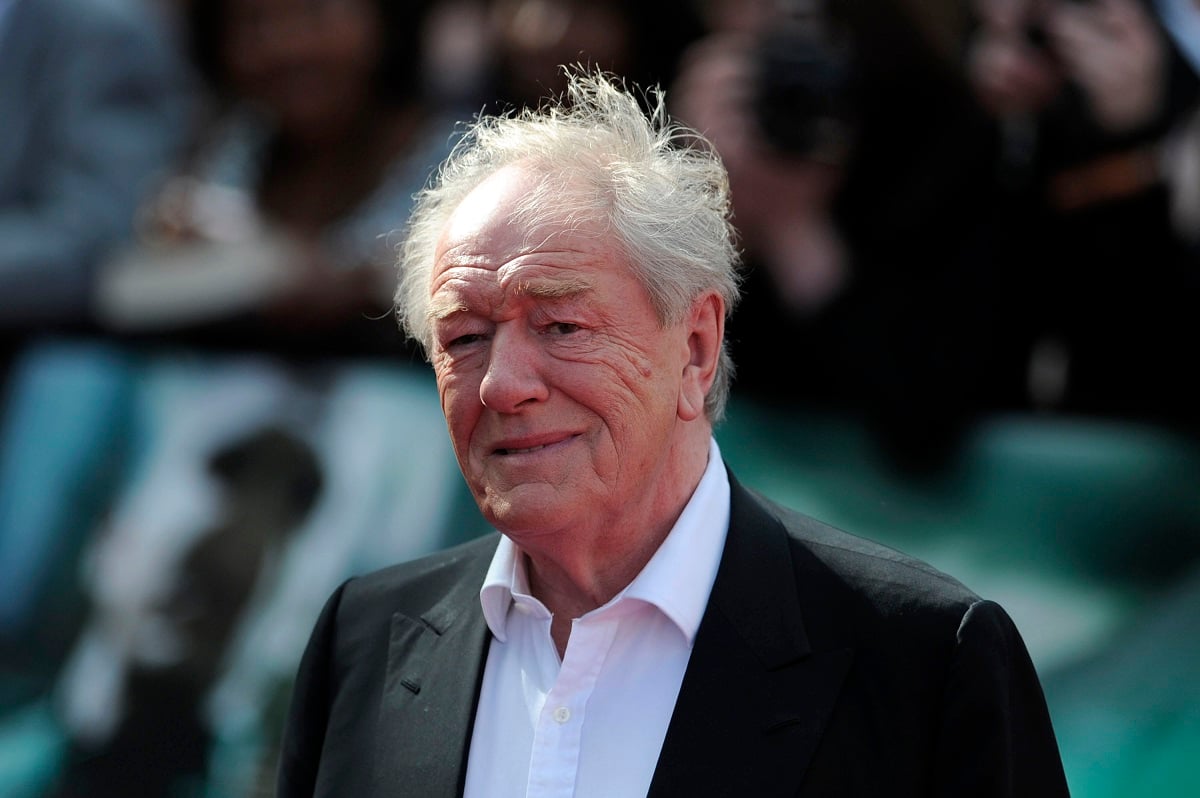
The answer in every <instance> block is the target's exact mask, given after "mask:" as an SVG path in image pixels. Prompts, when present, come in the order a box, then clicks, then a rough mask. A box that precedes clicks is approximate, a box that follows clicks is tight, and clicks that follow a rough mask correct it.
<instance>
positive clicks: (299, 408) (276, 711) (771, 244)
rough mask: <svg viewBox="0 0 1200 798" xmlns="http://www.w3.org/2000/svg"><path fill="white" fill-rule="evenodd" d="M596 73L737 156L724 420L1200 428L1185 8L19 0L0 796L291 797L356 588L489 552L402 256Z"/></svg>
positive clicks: (745, 0)
mask: <svg viewBox="0 0 1200 798" xmlns="http://www.w3.org/2000/svg"><path fill="white" fill-rule="evenodd" d="M574 63H583V64H589V65H594V66H599V67H601V68H604V69H606V70H608V71H611V72H614V73H616V74H618V75H621V76H623V77H625V78H626V79H627V80H628V81H629V82H630V83H632V84H636V85H638V86H641V87H644V88H646V89H649V88H650V87H652V86H655V85H657V86H661V87H663V88H664V89H665V90H666V93H667V100H668V106H669V107H670V108H671V109H672V113H673V114H674V116H675V117H676V118H677V119H678V120H679V121H681V122H684V123H686V124H688V125H690V126H692V127H695V128H697V129H698V130H699V131H700V132H701V133H702V134H703V135H704V136H705V137H706V139H707V140H708V142H710V143H711V145H712V146H714V147H716V149H717V150H718V151H719V152H720V153H721V155H722V156H723V158H724V159H725V161H726V164H727V166H728V168H729V173H730V180H731V186H732V196H733V200H734V206H735V219H734V221H735V224H736V227H737V229H738V231H739V234H740V236H741V239H740V242H739V243H740V245H741V247H742V251H743V255H744V260H745V267H746V268H745V298H744V300H743V303H742V305H741V306H740V307H739V310H738V312H737V314H736V315H735V317H734V318H733V319H732V320H731V322H730V324H729V328H728V332H729V337H730V342H731V346H732V351H733V355H734V359H735V362H736V363H737V364H738V371H737V377H736V380H735V386H734V395H735V401H741V402H744V403H746V404H747V405H748V406H749V405H753V406H762V407H769V408H773V409H783V410H786V412H788V413H794V414H797V415H801V414H805V413H824V412H829V411H833V412H836V413H838V414H840V415H844V416H847V417H850V418H852V419H854V421H855V423H858V424H860V425H861V426H862V428H863V429H864V430H866V431H867V433H868V434H869V436H870V439H871V440H872V441H873V444H874V445H875V446H876V447H877V448H878V451H879V452H880V453H881V456H882V457H884V458H885V459H886V461H887V462H888V463H889V464H891V466H892V467H893V468H895V469H896V471H897V472H898V473H902V474H920V475H926V474H930V473H938V472H939V471H940V470H943V469H945V468H947V467H948V465H947V464H948V463H951V462H953V456H954V453H955V452H956V451H957V449H958V447H959V446H960V444H961V441H962V440H963V437H964V435H966V434H968V433H969V431H970V430H971V429H972V428H973V426H974V425H975V424H977V423H978V422H980V421H981V420H982V419H988V418H993V417H995V416H996V415H998V414H1006V415H1007V414H1016V415H1026V416H1036V417H1039V418H1051V419H1064V420H1067V419H1076V418H1090V419H1101V420H1104V421H1105V422H1112V423H1115V424H1121V425H1130V426H1131V427H1137V428H1146V427H1150V428H1153V429H1155V430H1161V431H1163V432H1165V433H1167V434H1169V435H1171V436H1173V437H1174V438H1177V439H1178V440H1180V441H1184V442H1186V443H1187V445H1191V443H1192V442H1193V441H1195V438H1196V436H1197V433H1200V424H1198V423H1197V422H1198V421H1200V380H1197V379H1196V378H1195V376H1194V375H1193V374H1192V371H1193V367H1192V364H1193V363H1195V362H1196V357H1195V351H1196V349H1197V345H1198V344H1200V334H1198V332H1197V329H1196V325H1195V323H1194V322H1193V321H1190V319H1193V318H1195V317H1194V316H1193V315H1192V313H1193V312H1194V309H1195V308H1196V307H1197V306H1198V305H1200V2H1197V1H1196V0H936V1H932V0H826V1H825V2H820V0H807V2H803V1H800V0H796V1H793V2H787V1H786V0H690V2H670V3H667V2H646V0H404V2H400V1H399V0H0V117H2V118H3V119H4V120H5V121H4V123H3V126H2V129H3V135H0V392H2V393H0V685H2V686H0V793H3V794H5V795H9V796H13V797H14V798H20V796H29V798H43V797H45V798H66V797H67V796H90V797H91V798H103V796H109V795H112V796H145V798H159V796H162V798H166V797H167V796H174V797H178V796H189V797H190V796H220V797H221V798H226V797H227V798H249V797H250V796H259V795H269V794H270V789H271V787H270V785H271V780H272V778H273V772H272V769H273V766H274V750H273V745H274V744H275V742H276V740H275V734H276V732H277V729H278V726H279V724H280V722H281V712H282V711H283V708H284V707H283V705H282V702H283V701H284V700H285V697H286V695H287V690H288V688H289V686H290V678H291V674H292V670H293V669H294V667H295V665H296V662H297V661H298V658H299V654H300V650H301V649H302V647H303V644H304V642H305V639H306V637H307V634H308V631H309V629H310V627H311V624H312V622H313V620H314V619H315V616H316V613H317V611H318V610H319V608H320V606H321V604H322V603H323V602H324V600H325V598H326V596H327V595H328V593H329V592H330V591H331V590H332V589H333V588H334V587H335V586H336V585H337V584H338V583H339V582H340V581H341V580H343V579H345V578H346V577H347V576H349V575H351V574H354V573H358V572H361V571H363V570H366V569H369V568H373V567H376V566H379V565H382V564H385V563H389V562H394V561H397V560H401V559H405V558H408V557H412V556H416V555H418V554H422V553H425V552H427V551H429V550H432V549H434V548H440V547H442V546H445V545H448V544H449V543H452V542H457V541H459V540H463V539H466V538H468V537H471V536H473V535H476V534H479V533H481V532H482V531H484V530H483V529H482V527H481V523H482V522H481V521H478V520H475V519H476V515H475V514H474V513H473V512H472V507H471V505H470V499H469V498H468V497H467V496H466V494H465V492H464V491H465V488H464V487H463V486H462V485H461V479H460V477H459V476H458V471H457V469H456V467H455V464H454V460H453V454H452V452H451V451H450V449H449V442H448V440H447V437H446V434H445V431H444V426H443V424H444V422H443V421H442V417H441V413H440V410H439V408H438V405H437V398H436V392H435V391H434V390H433V388H432V376H431V374H430V373H429V372H428V370H427V368H426V367H425V366H424V364H423V363H422V361H421V357H420V355H419V354H418V353H417V351H416V350H415V349H414V348H413V346H412V345H411V343H410V342H408V341H405V340H404V339H403V337H402V336H401V334H400V332H399V331H398V328H397V326H396V324H395V323H394V321H393V320H392V318H391V315H390V301H391V294H392V290H393V286H394V283H395V274H394V269H393V263H392V262H393V256H394V248H395V246H396V244H397V243H398V241H399V235H400V234H401V233H402V229H403V224H404V220H405V218H406V216H407V211H408V206H409V203H410V201H411V198H412V196H413V194H414V193H415V192H416V191H418V190H419V189H420V188H421V186H422V185H423V183H424V182H425V180H426V179H427V178H428V177H429V175H430V174H431V172H432V170H433V169H434V168H435V167H436V165H437V164H438V162H439V161H440V160H441V158H442V157H443V156H444V155H445V154H446V153H448V152H449V150H450V148H452V147H453V146H454V142H455V135H456V132H457V130H458V126H457V123H458V122H460V121H464V120H466V119H468V118H470V117H471V116H472V115H474V114H476V113H478V112H479V111H481V110H484V109H487V110H508V109H512V110H514V111H515V110H516V109H519V108H520V107H522V106H525V105H529V104H536V103H537V102H538V101H539V99H540V98H543V97H545V96H547V95H548V94H550V93H556V92H557V89H558V87H559V85H560V80H561V78H562V72H561V70H560V66H561V65H564V64H574ZM1196 443H1197V444H1200V441H1196ZM797 456H803V453H797ZM1197 493H1198V494H1200V491H1197ZM1181 534H1182V535H1184V536H1188V535H1190V537H1191V539H1190V540H1182V541H1180V543H1181V546H1180V548H1179V550H1178V551H1179V552H1180V554H1179V556H1178V557H1176V558H1173V560H1172V562H1171V563H1170V565H1171V567H1170V568H1169V569H1165V570H1164V571H1163V573H1164V574H1165V575H1166V576H1167V577H1170V583H1171V584H1170V586H1171V590H1170V591H1164V596H1165V597H1174V596H1178V597H1179V598H1178V599H1172V601H1174V602H1175V603H1173V604H1170V605H1164V606H1163V607H1160V608H1157V609H1156V610H1155V617H1156V618H1158V619H1159V620H1160V621H1165V620H1166V619H1174V620H1175V622H1176V624H1177V625H1176V626H1175V627H1172V628H1173V629H1175V630H1176V632H1177V631H1178V629H1180V628H1182V629H1191V630H1193V631H1195V627H1196V626H1197V625H1198V623H1200V620H1198V618H1200V612H1197V611H1196V610H1195V609H1193V610H1192V612H1191V613H1190V614H1189V613H1187V612H1185V611H1180V610H1178V607H1186V606H1189V604H1190V606H1191V607H1193V608H1195V607H1198V606H1200V604H1198V603H1197V602H1196V600H1195V595H1196V590H1195V587H1194V583H1195V574H1197V573H1200V570H1198V569H1200V529H1195V528H1193V529H1185V530H1183V531H1182V533H1181ZM1164 578H1165V577H1164ZM1189 580H1190V581H1189ZM1189 585H1191V587H1188V586H1189ZM1179 586H1183V587H1182V588H1180V587H1179ZM1165 600H1166V599H1165V598H1164V601H1165ZM1189 624H1190V626H1189ZM1176 632H1169V633H1165V634H1166V636H1167V637H1170V636H1172V635H1174V634H1176ZM1193 639H1200V635H1195V636H1194V637H1193ZM1193 648H1194V647H1193ZM1191 656H1192V660H1191V662H1192V665H1193V666H1195V668H1196V670H1193V671H1191V680H1192V681H1193V682H1194V683H1200V655H1196V653H1195V652H1193V654H1192V655H1191ZM1102 667H1103V665H1102V664H1093V665H1092V666H1091V669H1090V670H1088V671H1087V674H1094V673H1095V672H1096V670H1097V669H1098V668H1102ZM1184 673H1187V671H1186V670H1185V671H1184ZM1089 678H1092V677H1089ZM1075 689H1080V688H1075ZM1189 700H1190V701H1191V703H1190V707H1191V709H1190V710H1189V711H1190V712H1191V713H1192V714H1191V715H1189V716H1188V717H1189V718H1190V719H1191V720H1190V721H1189V723H1191V728H1192V729H1193V730H1197V729H1200V696H1192V697H1191V698H1190V699H1189ZM1052 709H1053V706H1052ZM6 729H7V731H6ZM1191 739H1193V740H1195V741H1196V742H1197V745H1200V731H1198V732H1197V733H1196V734H1195V735H1194V736H1193V737H1192V738H1191ZM1194 753H1196V754H1200V748H1198V749H1197V750H1195V751H1194ZM1068 765H1070V763H1068ZM1160 794H1165V793H1160Z"/></svg>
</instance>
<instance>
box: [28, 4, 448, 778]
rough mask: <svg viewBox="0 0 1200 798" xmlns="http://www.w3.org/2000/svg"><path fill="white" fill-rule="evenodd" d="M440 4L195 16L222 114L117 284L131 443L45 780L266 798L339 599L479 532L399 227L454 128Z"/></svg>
mask: <svg viewBox="0 0 1200 798" xmlns="http://www.w3.org/2000/svg"><path fill="white" fill-rule="evenodd" d="M430 5H431V3H427V2H405V3H393V2H390V1H389V0H318V1H317V2H312V1H311V0H221V2H213V0H197V1H196V2H195V3H192V4H190V5H188V6H186V8H185V9H184V10H185V12H186V14H187V16H186V17H185V19H186V21H187V22H188V26H187V27H185V29H184V35H185V36H187V37H188V41H190V42H191V53H192V55H193V56H194V58H195V59H196V62H197V65H198V67H199V68H200V70H201V72H202V73H203V74H204V75H206V76H208V77H209V78H210V81H211V83H210V86H211V91H212V95H211V102H210V104H209V106H208V107H209V109H210V110H211V116H210V117H209V118H207V119H206V120H205V123H204V125H203V126H202V128H201V129H200V130H199V131H198V133H197V136H196V138H195V141H194V144H193V146H192V147H191V148H190V149H189V152H188V153H187V156H186V157H185V158H184V159H182V161H181V163H180V164H178V166H177V170H176V171H175V172H174V173H173V174H172V175H170V176H169V177H168V178H167V179H166V180H164V181H163V182H162V185H161V190H160V191H159V192H157V193H156V194H155V195H154V196H153V197H151V198H150V200H149V201H148V202H147V203H146V205H145V206H144V208H143V211H142V214H141V216H140V218H139V224H140V227H139V232H140V233H141V238H139V240H138V241H136V242H134V244H132V245H130V246H128V247H125V248H122V249H121V250H120V251H118V252H116V253H114V254H113V256H112V257H110V258H109V259H107V260H106V261H105V263H104V265H103V268H102V273H101V276H100V288H99V291H98V295H97V300H96V307H97V314H98V317H99V318H100V319H101V321H102V322H103V323H104V324H106V325H107V329H110V330H111V331H112V332H113V333H114V334H115V335H116V336H117V337H118V338H119V340H120V341H121V342H122V344H123V345H124V346H125V348H126V352H127V353H128V354H129V360H130V368H131V369H132V371H133V377H132V381H133V390H132V396H131V397H130V398H129V399H128V401H129V403H130V407H129V408H128V409H129V412H130V415H131V416H132V422H131V429H130V431H129V433H128V434H129V436H130V438H131V442H130V446H131V448H132V449H133V454H134V458H133V461H132V463H131V464H130V466H129V468H128V471H127V472H126V473H127V475H126V476H125V478H124V481H123V482H122V483H121V484H120V485H119V486H117V489H116V490H115V492H114V494H113V495H112V497H111V499H110V502H109V506H108V508H107V512H106V514H105V516H104V517H103V519H102V521H101V523H99V524H97V528H96V529H95V530H94V532H93V533H92V541H91V545H90V546H89V547H88V549H87V550H86V551H85V558H84V563H83V566H84V567H83V568H82V572H83V577H84V578H83V589H84V590H85V591H86V595H87V598H88V607H87V614H86V617H85V619H84V622H83V624H82V629H81V630H80V632H79V635H78V638H77V640H76V641H75V644H74V646H73V647H72V648H71V650H70V652H69V656H68V657H67V659H66V662H65V663H64V664H63V665H62V668H61V672H60V673H58V674H57V679H56V682H55V684H54V686H53V690H52V695H51V697H50V699H51V701H52V705H53V708H54V712H55V716H56V718H57V720H58V722H59V723H60V724H61V727H62V730H63V733H64V735H65V737H66V741H67V744H66V745H65V753H64V756H63V758H62V763H61V764H62V767H61V771H60V772H59V773H58V774H57V777H56V779H55V781H54V783H53V784H52V785H51V787H50V794H51V795H54V796H61V797H62V798H65V797H66V796H72V795H88V796H90V797H91V798H97V797H98V796H102V795H114V796H115V795H134V794H136V795H139V796H147V798H153V796H157V795H161V796H167V795H174V794H178V793H179V792H180V791H189V790H196V789H208V790H212V791H214V792H215V793H216V794H221V795H224V796H236V795H240V794H251V793H252V792H253V791H255V790H258V789H260V787H261V784H260V783H259V782H260V781H261V778H262V772H261V771H262V766H263V763H264V762H273V761H274V753H273V747H274V745H275V733H276V730H277V728H278V726H279V721H278V719H276V718H275V717H274V715H273V713H274V712H276V711H277V709H276V704H277V702H278V696H279V695H280V694H281V693H283V694H286V692H287V689H288V687H289V684H290V679H291V677H292V675H293V674H294V671H295V663H296V661H297V660H298V658H299V656H300V652H301V650H302V648H303V644H304V640H305V639H306V636H307V631H308V629H309V628H311V624H312V622H313V620H314V618H315V617H316V614H317V611H318V610H319V608H320V605H321V603H322V602H323V600H324V597H325V595H326V594H327V593H328V592H329V591H330V590H332V589H333V587H334V586H335V585H336V584H338V583H339V582H340V581H341V580H342V579H344V578H345V577H346V576H348V575H349V574H352V573H356V572H358V571H360V570H363V569H368V568H370V567H374V566H377V565H379V564H381V563H382V562H392V561H395V560H397V559H406V558H408V557H412V556H415V555H416V554H420V553H425V552H426V551H428V550H430V549H432V548H434V547H435V546H436V545H438V544H441V543H443V542H444V541H445V537H444V535H447V534H449V535H452V536H453V535H461V536H462V537H463V538H465V537H469V536H470V534H471V528H470V526H469V525H461V526H459V527H455V528H451V526H450V521H449V518H448V514H449V513H451V512H452V510H453V507H454V504H455V501H456V496H457V494H456V492H455V488H456V487H460V486H461V480H459V479H458V478H457V475H456V473H455V471H454V467H453V458H452V454H451V452H450V449H449V446H448V443H447V442H446V441H445V440H444V436H443V435H439V434H438V428H439V425H440V414H439V413H437V410H436V404H435V402H434V400H433V397H432V396H431V395H429V394H427V393H426V392H425V391H423V390H421V389H422V388H423V387H425V386H426V384H427V375H425V374H424V372H417V371H416V370H415V369H414V368H413V366H412V364H410V363H409V362H407V361H408V360H409V359H410V357H409V354H408V353H406V350H405V344H404V341H403V339H402V336H400V334H399V333H398V331H397V330H396V329H395V325H394V324H390V323H389V318H388V317H389V305H390V301H389V297H390V293H391V282H392V279H393V278H392V275H393V274H394V268H393V265H392V262H393V259H394V255H393V253H392V246H393V243H392V242H391V241H390V240H389V236H388V234H389V232H390V231H392V230H393V229H394V228H395V227H396V226H397V225H398V224H399V223H401V222H402V220H403V219H404V218H405V216H406V215H407V212H408V208H409V205H410V204H411V201H412V195H413V194H414V193H415V192H416V191H417V190H418V189H419V188H420V187H421V186H422V184H423V183H424V181H425V180H426V178H427V176H428V174H429V172H430V170H431V169H432V168H433V167H434V166H435V165H436V163H437V162H438V160H439V159H440V158H441V157H442V156H443V155H444V154H445V152H446V151H448V149H449V147H450V146H451V143H452V138H453V120H452V119H451V118H449V117H448V116H446V115H445V114H443V113H442V112H443V111H444V110H445V109H444V108H441V107H440V106H438V105H437V102H436V101H435V100H433V99H431V98H429V97H428V96H426V95H425V93H424V87H425V81H424V75H423V73H422V69H423V68H424V67H423V65H424V60H423V59H424V51H423V44H424V42H423V35H424V33H423V32H424V22H425V19H426V14H427V13H428V11H429V8H430ZM380 429H388V430H390V433H389V434H386V435H381V434H380V432H379V430H380ZM416 452H419V453H420V456H419V457H418V456H415V455H414V453H416ZM455 539H458V538H455Z"/></svg>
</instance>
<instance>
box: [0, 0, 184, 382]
mask: <svg viewBox="0 0 1200 798" xmlns="http://www.w3.org/2000/svg"><path fill="white" fill-rule="evenodd" d="M176 44H177V42H176V41H175V40H174V39H173V34H172V28H171V19H170V18H169V17H168V15H167V12H166V11H165V10H164V9H162V8H160V7H158V6H157V4H154V3H151V2H148V0H147V1H145V2H144V1H143V0H5V2H3V3H0V109H2V112H0V113H2V115H3V117H4V119H5V120H6V121H5V134H4V136H3V137H2V138H0V297H3V299H2V300H0V364H3V363H5V362H7V361H8V360H9V359H10V358H11V357H12V355H13V352H14V351H15V350H17V349H19V347H20V345H21V343H22V342H23V341H25V340H27V339H28V338H29V337H30V336H35V335H37V334H39V333H42V332H52V331H58V332H64V331H74V332H83V331H93V327H92V325H91V324H90V323H89V322H90V320H91V297H92V291H93V290H94V281H95V272H96V269H97V266H98V264H99V262H100V261H101V260H102V258H103V257H104V256H105V255H106V254H107V252H108V250H109V249H110V248H112V247H114V246H116V245H118V244H120V243H123V242H124V241H125V240H127V239H128V238H129V237H130V236H131V235H132V232H133V219H134V211H135V208H136V207H137V204H138V203H139V202H140V201H141V199H142V197H143V196H144V194H145V192H146V191H148V190H149V189H150V188H151V186H152V184H153V181H154V180H156V179H157V178H159V177H160V176H161V175H160V173H161V172H162V171H163V170H165V169H167V168H168V167H169V166H170V165H171V163H172V162H173V161H174V159H175V158H176V157H178V155H179V154H180V152H181V151H182V148H183V145H184V142H185V138H186V135H187V132H188V130H189V129H190V128H189V126H190V124H191V123H192V121H193V117H192V113H193V112H194V110H195V104H194V101H195V98H196V93H195V92H196V87H195V85H194V83H193V82H192V81H191V76H190V74H189V72H188V70H187V67H186V64H185V62H184V60H183V59H182V58H181V57H180V54H179V52H178V50H177V48H176Z"/></svg>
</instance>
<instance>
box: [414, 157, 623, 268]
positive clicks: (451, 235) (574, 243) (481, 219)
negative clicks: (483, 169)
mask: <svg viewBox="0 0 1200 798" xmlns="http://www.w3.org/2000/svg"><path fill="white" fill-rule="evenodd" d="M548 188H549V189H551V190H550V191H547V189H548ZM585 190H586V189H585V188H584V187H582V186H571V185H569V184H567V185H558V186H555V185H548V184H547V183H546V182H545V176H544V175H543V174H541V173H540V172H538V171H535V170H533V169H531V168H529V167H527V166H523V165H520V164H517V165H511V166H506V167H504V168H502V169H500V170H499V171H497V172H495V173H494V174H492V175H491V176H489V177H487V178H486V179H484V180H483V181H482V182H481V183H480V184H479V185H478V186H476V187H475V188H474V189H473V190H472V191H471V192H469V193H468V194H467V196H466V197H465V198H464V199H463V200H462V201H461V202H460V203H459V204H458V206H457V207H456V208H455V209H454V210H453V211H452V212H451V214H450V216H449V217H448V218H447V221H446V224H445V226H444V227H443V229H442V234H441V237H440V239H439V243H438V247H437V251H436V253H435V263H436V266H435V273H436V272H438V271H441V270H443V269H445V268H447V267H448V266H452V265H478V266H481V267H485V268H486V267H487V264H488V263H490V264H492V265H493V266H496V265H499V264H503V263H507V262H510V261H512V260H514V259H516V258H519V257H521V256H522V255H524V254H528V253H532V252H538V251H546V250H555V249H560V248H566V249H572V248H575V247H578V246H580V245H582V246H583V247H584V248H588V249H590V248H593V247H599V248H604V249H612V248H615V247H614V245H615V242H614V241H612V240H605V236H604V233H605V222H604V220H603V214H602V213H600V212H598V211H597V212H595V213H587V212H583V213H580V212H572V211H571V210H570V209H571V208H576V209H579V208H581V207H585V206H586V205H587V203H579V202H568V201H566V200H568V199H569V198H572V197H571V195H572V193H573V192H576V191H578V192H583V191H585ZM579 196H582V193H581V194H579V195H575V197H573V198H578V197H579ZM556 198H557V199H558V200H560V202H558V203H555V202H554V200H555V199H556Z"/></svg>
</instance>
